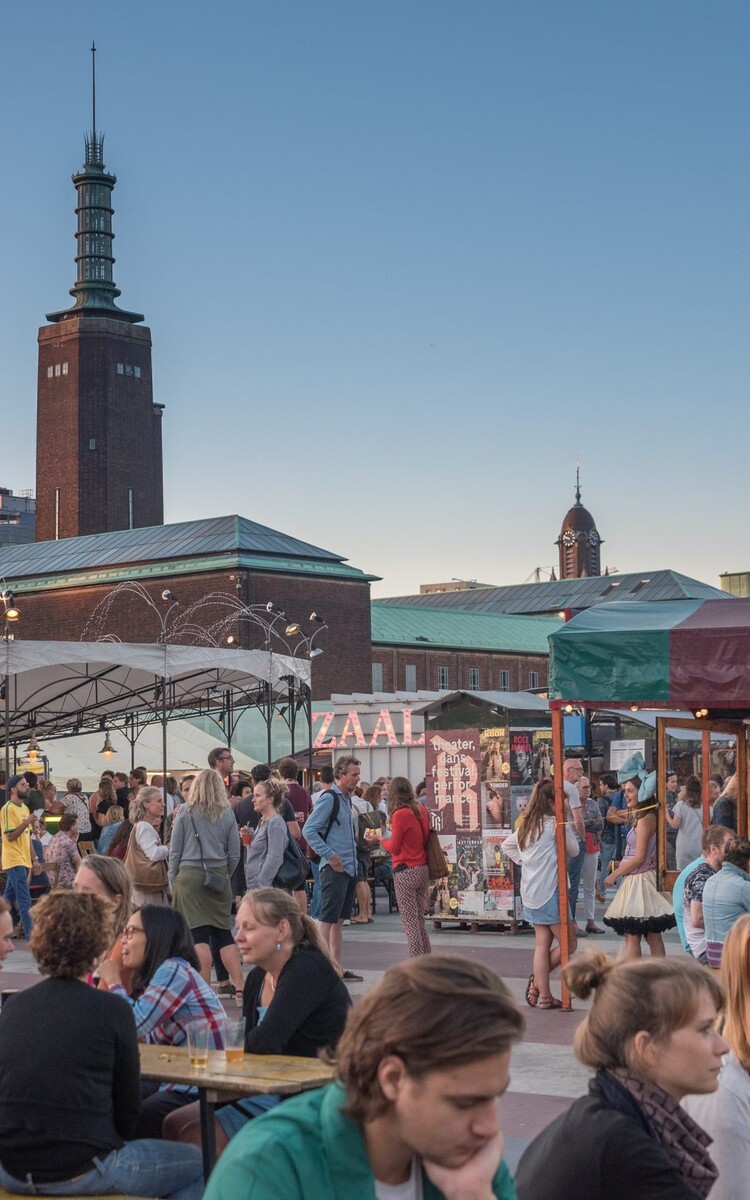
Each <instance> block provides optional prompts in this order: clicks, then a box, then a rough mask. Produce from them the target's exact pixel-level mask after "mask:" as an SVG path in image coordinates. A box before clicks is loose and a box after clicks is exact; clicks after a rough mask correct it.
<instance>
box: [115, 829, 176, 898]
mask: <svg viewBox="0 0 750 1200" xmlns="http://www.w3.org/2000/svg"><path fill="white" fill-rule="evenodd" d="M137 828H138V826H137V825H135V826H134V827H133V829H132V830H131V833H130V837H129V839H128V848H127V850H126V851H125V858H124V859H123V865H124V866H125V868H126V870H127V872H128V874H129V875H130V878H131V879H132V880H133V884H134V886H135V887H137V888H138V890H139V892H163V891H164V890H165V889H166V886H167V880H168V874H167V860H166V859H165V858H160V859H157V860H156V861H154V860H153V859H151V858H149V857H148V855H147V854H144V853H143V851H142V850H141V848H140V846H139V845H138V842H137V841H136V836H135V831H136V829H137Z"/></svg>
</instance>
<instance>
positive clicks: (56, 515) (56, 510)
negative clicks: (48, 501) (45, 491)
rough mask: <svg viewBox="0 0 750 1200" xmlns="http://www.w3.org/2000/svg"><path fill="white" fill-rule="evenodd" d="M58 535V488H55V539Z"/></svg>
mask: <svg viewBox="0 0 750 1200" xmlns="http://www.w3.org/2000/svg"><path fill="white" fill-rule="evenodd" d="M59 537H60V489H59V488H55V541H58V540H59Z"/></svg>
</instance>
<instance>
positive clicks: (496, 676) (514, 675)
mask: <svg viewBox="0 0 750 1200" xmlns="http://www.w3.org/2000/svg"><path fill="white" fill-rule="evenodd" d="M372 661H373V662H376V663H381V664H382V667H383V690H384V691H386V692H396V691H399V692H402V691H405V690H406V667H407V666H415V667H416V669H417V670H416V675H417V690H425V691H435V690H436V688H437V687H438V686H439V684H438V667H447V669H448V687H449V688H452V689H456V690H459V689H463V690H468V689H469V686H470V685H469V670H470V669H471V668H475V669H477V670H478V671H479V687H478V688H472V689H471V690H473V691H483V692H484V691H493V692H494V691H497V690H498V689H499V686H500V671H508V673H509V676H510V684H509V688H508V690H509V691H511V692H525V691H526V690H527V688H528V686H529V671H536V672H537V673H538V675H539V687H544V686H545V685H546V683H547V666H548V659H547V656H546V655H534V654H528V655H526V654H498V653H490V654H488V653H482V652H480V651H471V650H458V651H452V650H422V649H418V650H417V649H415V650H405V649H403V647H388V646H373V648H372Z"/></svg>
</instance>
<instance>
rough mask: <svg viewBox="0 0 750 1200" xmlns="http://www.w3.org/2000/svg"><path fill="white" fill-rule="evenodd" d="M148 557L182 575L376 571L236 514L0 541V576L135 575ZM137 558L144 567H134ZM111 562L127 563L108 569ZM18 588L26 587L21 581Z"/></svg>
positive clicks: (41, 581) (12, 579)
mask: <svg viewBox="0 0 750 1200" xmlns="http://www.w3.org/2000/svg"><path fill="white" fill-rule="evenodd" d="M147 564H150V569H149V570H146V569H145V568H146V565H147ZM154 564H157V565H158V564H165V565H167V564H169V565H170V570H171V569H172V567H176V568H178V569H179V571H181V573H183V574H184V573H187V572H188V571H191V570H192V571H199V570H209V569H212V568H215V567H217V566H238V567H252V568H256V569H260V570H267V571H274V572H284V573H287V574H290V573H291V574H315V575H325V576H335V577H336V576H337V577H339V578H342V577H343V578H349V579H352V578H358V579H361V580H368V579H372V578H375V576H369V575H365V574H364V573H363V572H362V571H360V570H358V568H356V567H350V566H348V565H346V560H345V559H344V558H342V556H341V555H339V554H333V553H332V552H331V551H330V550H321V549H320V547H318V546H312V545H310V544H309V543H308V542H301V541H299V539H297V538H294V537H290V536H289V535H288V534H285V533H279V532H278V531H277V530H275V529H269V528H268V527H267V526H266V525H258V524H257V523H256V522H255V521H248V520H247V519H246V518H245V517H239V516H236V515H232V516H227V517H210V518H207V519H204V520H199V521H180V522H177V523H176V524H172V525H152V526H148V527H146V528H143V529H122V530H118V531H117V532H115V533H96V534H89V535H87V536H85V537H76V538H61V539H60V540H59V541H54V542H29V543H27V544H25V545H21V546H0V576H2V577H3V578H4V579H5V581H6V583H7V584H9V585H20V583H21V581H22V580H30V579H34V580H35V581H36V583H37V586H42V585H48V584H50V583H51V582H52V581H58V586H60V583H59V580H60V577H69V576H80V573H81V572H85V573H86V581H87V582H91V581H92V579H95V580H96V581H102V580H104V579H106V578H113V577H117V578H136V577H138V575H139V574H152V575H153V574H155V573H157V572H155V571H154ZM139 565H140V566H142V567H144V570H143V571H141V572H139V570H138V566H139ZM118 567H119V568H128V569H127V570H124V571H123V570H120V571H117V570H115V568H118ZM24 588H25V590H28V586H27V585H25V584H24Z"/></svg>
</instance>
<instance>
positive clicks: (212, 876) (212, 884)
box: [188, 812, 227, 895]
mask: <svg viewBox="0 0 750 1200" xmlns="http://www.w3.org/2000/svg"><path fill="white" fill-rule="evenodd" d="M188 816H189V817H190V824H191V825H192V827H193V833H194V834H195V840H196V842H197V843H198V853H199V854H200V856H201V866H202V867H203V886H204V888H205V889H206V891H207V892H216V894H217V895H221V893H222V892H223V891H224V889H225V888H226V886H227V873H226V871H219V870H218V869H217V868H216V867H207V866H206V863H205V860H204V858H203V847H202V846H201V840H200V838H199V837H198V830H197V829H196V828H195V821H194V820H193V814H192V813H191V812H189V813H188Z"/></svg>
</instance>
